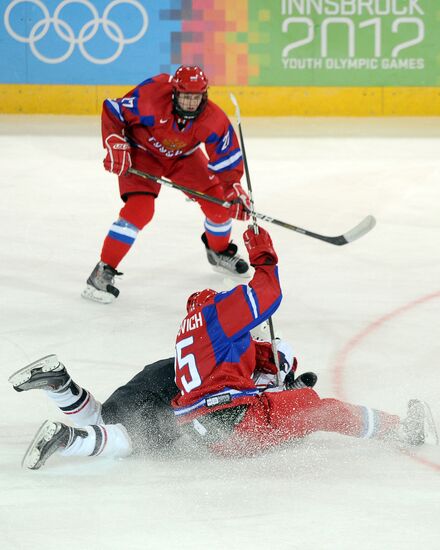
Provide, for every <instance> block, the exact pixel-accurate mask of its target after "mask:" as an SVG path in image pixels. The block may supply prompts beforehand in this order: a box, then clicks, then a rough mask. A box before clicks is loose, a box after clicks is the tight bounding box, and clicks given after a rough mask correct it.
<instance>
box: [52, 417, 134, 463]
mask: <svg viewBox="0 0 440 550" xmlns="http://www.w3.org/2000/svg"><path fill="white" fill-rule="evenodd" d="M82 429H83V430H85V431H87V437H76V438H75V439H74V440H73V442H72V444H71V445H69V447H67V448H66V449H63V450H62V451H60V454H61V455H62V456H107V457H114V458H123V457H126V456H129V455H130V454H131V453H132V443H131V439H130V436H129V435H128V433H127V430H126V429H125V428H124V426H123V425H122V424H101V425H99V426H98V425H93V426H84V427H83V428H82Z"/></svg>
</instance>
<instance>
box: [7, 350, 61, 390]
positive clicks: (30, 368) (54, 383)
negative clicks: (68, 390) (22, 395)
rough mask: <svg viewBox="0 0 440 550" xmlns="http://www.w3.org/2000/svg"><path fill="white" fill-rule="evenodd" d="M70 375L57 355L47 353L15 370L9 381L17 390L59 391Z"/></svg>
mask: <svg viewBox="0 0 440 550" xmlns="http://www.w3.org/2000/svg"><path fill="white" fill-rule="evenodd" d="M70 380H71V379H70V376H69V373H68V372H67V370H66V368H65V366H64V365H63V364H62V363H60V362H59V361H58V358H57V356H56V355H47V356H46V357H42V358H41V359H38V360H37V361H34V362H33V363H30V364H29V365H27V366H26V367H23V368H22V369H20V370H18V371H17V372H14V374H12V375H11V376H10V377H9V379H8V382H10V383H11V384H12V386H13V387H14V390H15V391H27V390H35V389H38V390H50V391H57V390H59V389H60V388H64V387H66V386H67V385H68V384H69V382H70Z"/></svg>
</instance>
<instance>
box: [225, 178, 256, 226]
mask: <svg viewBox="0 0 440 550" xmlns="http://www.w3.org/2000/svg"><path fill="white" fill-rule="evenodd" d="M225 199H226V200H227V201H228V202H232V206H231V207H230V208H229V213H230V216H231V218H235V219H236V220H242V221H246V220H248V219H249V212H250V209H251V201H250V199H249V195H248V194H247V193H246V191H245V190H244V189H243V187H242V186H241V184H240V183H233V184H232V186H231V187H230V188H229V189H227V190H226V193H225Z"/></svg>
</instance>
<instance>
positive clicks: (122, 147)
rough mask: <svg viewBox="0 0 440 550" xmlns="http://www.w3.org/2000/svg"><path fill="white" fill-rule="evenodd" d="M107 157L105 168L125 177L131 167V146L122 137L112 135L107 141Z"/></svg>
mask: <svg viewBox="0 0 440 550" xmlns="http://www.w3.org/2000/svg"><path fill="white" fill-rule="evenodd" d="M105 147H106V149H107V156H106V157H105V159H104V168H105V169H106V170H108V171H109V172H113V173H114V174H117V175H118V176H123V175H124V174H126V173H127V170H128V169H129V168H130V167H131V155H130V150H131V147H130V145H129V144H128V143H127V142H126V141H125V139H124V138H123V137H122V136H119V135H118V134H110V135H109V136H108V137H107V138H106V139H105Z"/></svg>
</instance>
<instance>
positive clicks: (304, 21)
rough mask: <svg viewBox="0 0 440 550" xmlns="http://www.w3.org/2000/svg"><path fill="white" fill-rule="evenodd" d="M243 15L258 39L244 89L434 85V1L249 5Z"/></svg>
mask: <svg viewBox="0 0 440 550" xmlns="http://www.w3.org/2000/svg"><path fill="white" fill-rule="evenodd" d="M269 4H271V6H272V7H270V8H268V5H269ZM275 4H276V7H275ZM249 7H250V10H251V12H250V17H249V19H250V21H254V22H257V29H258V31H257V32H258V35H259V40H258V42H252V43H251V44H250V50H249V53H250V59H257V60H258V61H257V64H258V66H259V68H260V71H259V75H258V76H257V77H254V78H251V79H250V81H249V83H250V84H260V85H270V84H273V83H275V84H276V85H286V86H292V85H297V86H436V85H439V84H440V3H439V2H438V1H437V0H280V1H279V2H276V3H271V2H267V1H264V0H253V1H252V2H250V3H249Z"/></svg>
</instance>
